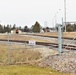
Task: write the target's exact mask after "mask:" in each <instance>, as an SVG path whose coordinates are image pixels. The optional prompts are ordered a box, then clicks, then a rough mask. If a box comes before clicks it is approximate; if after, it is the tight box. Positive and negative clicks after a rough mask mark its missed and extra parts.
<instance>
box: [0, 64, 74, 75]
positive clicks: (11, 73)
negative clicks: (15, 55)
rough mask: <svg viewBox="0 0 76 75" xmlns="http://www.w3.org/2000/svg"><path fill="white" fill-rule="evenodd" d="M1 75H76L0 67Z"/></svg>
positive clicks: (18, 67)
mask: <svg viewBox="0 0 76 75" xmlns="http://www.w3.org/2000/svg"><path fill="white" fill-rule="evenodd" d="M0 75H75V74H69V73H68V74H67V73H60V72H56V71H54V70H52V69H50V68H40V67H35V66H24V65H23V66H19V65H14V66H0Z"/></svg>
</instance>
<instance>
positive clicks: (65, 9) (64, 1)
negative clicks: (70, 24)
mask: <svg viewBox="0 0 76 75" xmlns="http://www.w3.org/2000/svg"><path fill="white" fill-rule="evenodd" d="M64 19H65V22H64V25H65V32H66V0H64Z"/></svg>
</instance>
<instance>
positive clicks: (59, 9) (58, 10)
mask: <svg viewBox="0 0 76 75" xmlns="http://www.w3.org/2000/svg"><path fill="white" fill-rule="evenodd" d="M60 10H61V9H59V10H58V12H57V13H56V14H55V27H56V26H57V14H58V13H59V11H60Z"/></svg>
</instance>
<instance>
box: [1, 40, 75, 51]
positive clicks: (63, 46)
mask: <svg viewBox="0 0 76 75" xmlns="http://www.w3.org/2000/svg"><path fill="white" fill-rule="evenodd" d="M0 41H8V40H3V39H0ZM9 42H17V43H27V44H28V43H29V41H20V40H9ZM36 44H37V45H44V46H51V47H54V48H58V44H57V43H47V42H36ZM62 48H63V49H67V50H76V45H66V44H62Z"/></svg>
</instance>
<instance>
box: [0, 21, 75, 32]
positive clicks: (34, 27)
mask: <svg viewBox="0 0 76 75" xmlns="http://www.w3.org/2000/svg"><path fill="white" fill-rule="evenodd" d="M14 29H19V30H21V31H22V32H35V33H38V32H40V30H41V29H43V30H44V32H46V30H47V31H49V29H51V30H53V28H49V27H46V28H42V26H41V25H40V23H39V22H37V21H36V22H35V24H34V25H32V26H31V28H29V27H28V26H27V25H25V26H24V27H23V28H22V27H21V26H19V27H16V24H14V25H13V26H12V25H9V24H7V25H6V26H5V25H1V24H0V33H5V32H11V30H14ZM56 29H57V30H58V28H57V27H56ZM64 30H65V27H63V31H64ZM66 31H67V32H74V31H76V24H67V25H66Z"/></svg>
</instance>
